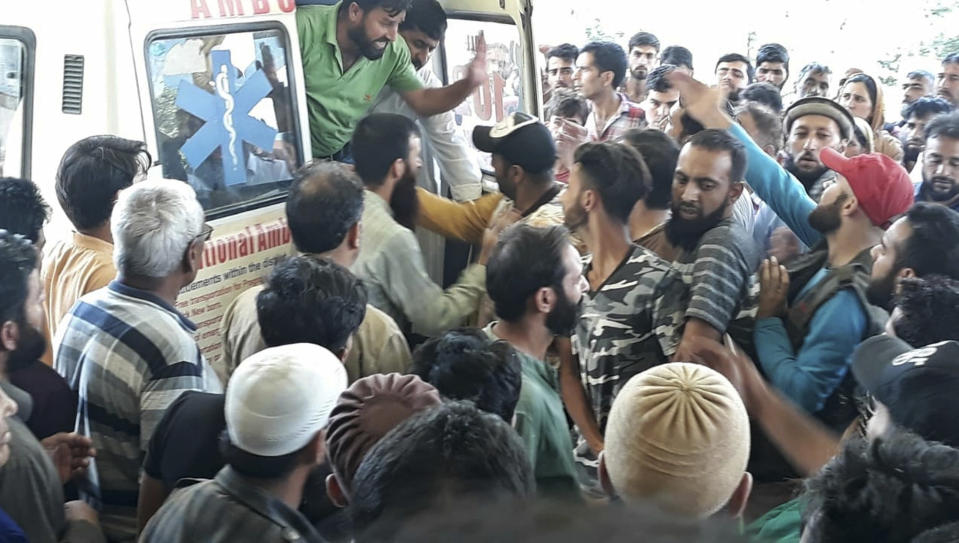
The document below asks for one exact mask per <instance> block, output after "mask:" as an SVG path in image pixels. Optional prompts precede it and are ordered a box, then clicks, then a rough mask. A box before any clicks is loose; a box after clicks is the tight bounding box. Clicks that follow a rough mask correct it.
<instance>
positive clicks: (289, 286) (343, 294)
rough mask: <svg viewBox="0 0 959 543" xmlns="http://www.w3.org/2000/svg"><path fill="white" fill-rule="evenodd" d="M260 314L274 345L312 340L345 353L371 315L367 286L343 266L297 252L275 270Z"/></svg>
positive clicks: (258, 300) (260, 304) (265, 334)
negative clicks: (366, 318) (350, 340)
mask: <svg viewBox="0 0 959 543" xmlns="http://www.w3.org/2000/svg"><path fill="white" fill-rule="evenodd" d="M256 315H257V321H258V322H259V323H260V333H261V334H262V336H263V341H264V342H265V343H266V345H267V346H269V347H276V346H280V345H292V344H294V343H312V344H314V345H319V346H320V347H324V348H326V349H327V350H329V351H330V352H333V353H342V352H343V350H344V349H345V348H346V346H347V343H348V342H349V339H350V336H352V335H353V334H354V333H355V332H356V330H357V328H359V327H360V323H361V322H363V318H364V317H365V316H366V289H365V288H364V287H363V282H362V281H360V280H359V279H358V278H357V277H356V276H355V275H353V274H352V273H350V272H349V270H347V269H346V268H344V267H342V266H340V265H339V264H336V263H334V262H332V261H329V260H326V259H323V258H314V257H310V256H295V257H293V258H290V259H288V260H286V261H284V262H281V263H280V264H278V265H277V266H276V268H275V269H274V270H273V272H272V273H270V276H269V278H268V279H267V281H266V288H264V289H263V290H262V291H261V292H260V293H259V294H257V296H256Z"/></svg>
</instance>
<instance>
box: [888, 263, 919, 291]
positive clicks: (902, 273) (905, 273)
mask: <svg viewBox="0 0 959 543" xmlns="http://www.w3.org/2000/svg"><path fill="white" fill-rule="evenodd" d="M914 277H916V270H914V269H912V268H903V269H901V270H899V271H898V272H896V283H895V285H894V286H893V288H892V290H893V294H899V293H900V292H901V291H902V283H900V282H899V280H900V279H912V278H914Z"/></svg>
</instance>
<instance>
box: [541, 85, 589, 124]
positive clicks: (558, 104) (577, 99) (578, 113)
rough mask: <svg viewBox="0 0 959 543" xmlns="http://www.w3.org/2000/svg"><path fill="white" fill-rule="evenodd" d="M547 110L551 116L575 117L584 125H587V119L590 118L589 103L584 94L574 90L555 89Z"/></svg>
mask: <svg viewBox="0 0 959 543" xmlns="http://www.w3.org/2000/svg"><path fill="white" fill-rule="evenodd" d="M546 109H547V110H548V111H549V116H553V115H557V116H560V117H573V118H576V119H578V120H579V122H580V124H582V125H585V124H586V119H588V118H589V103H588V102H587V101H586V99H585V98H583V95H582V94H580V93H578V92H576V91H574V90H573V89H564V88H558V89H554V90H553V96H552V97H551V98H550V100H549V104H548V105H547V106H546Z"/></svg>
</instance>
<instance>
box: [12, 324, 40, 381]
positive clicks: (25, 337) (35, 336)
mask: <svg viewBox="0 0 959 543" xmlns="http://www.w3.org/2000/svg"><path fill="white" fill-rule="evenodd" d="M18 327H19V328H20V340H19V341H17V348H16V349H15V350H14V351H11V352H10V356H9V357H8V358H7V370H8V371H14V370H18V369H21V368H25V367H27V366H29V365H31V364H33V363H34V362H36V361H37V360H39V359H40V357H41V356H43V353H44V351H46V350H47V338H45V337H44V336H43V332H42V331H40V330H38V329H37V328H34V327H32V326H30V325H29V324H27V323H25V322H21V323H19V324H18Z"/></svg>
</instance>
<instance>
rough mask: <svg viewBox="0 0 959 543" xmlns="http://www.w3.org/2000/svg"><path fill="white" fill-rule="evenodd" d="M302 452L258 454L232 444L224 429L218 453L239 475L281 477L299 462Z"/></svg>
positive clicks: (257, 477) (265, 477)
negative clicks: (276, 454) (279, 454)
mask: <svg viewBox="0 0 959 543" xmlns="http://www.w3.org/2000/svg"><path fill="white" fill-rule="evenodd" d="M307 446H309V445H307ZM304 448H305V447H304ZM302 452H303V449H300V450H298V451H293V452H291V453H289V454H284V455H282V456H260V455H258V454H253V453H249V452H246V451H244V450H243V449H241V448H239V447H237V446H236V445H234V444H233V443H232V442H231V441H230V434H229V433H228V432H227V431H226V430H223V433H221V434H220V455H221V456H222V457H223V461H224V462H225V463H226V464H227V465H229V466H230V467H231V468H233V469H234V470H236V472H237V473H239V474H240V475H246V476H247V477H253V478H255V479H282V478H283V477H285V476H287V475H289V474H290V472H292V471H293V470H294V469H295V468H296V465H297V463H299V460H300V453H302Z"/></svg>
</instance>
